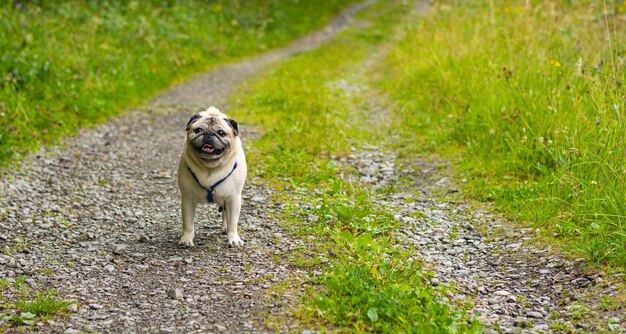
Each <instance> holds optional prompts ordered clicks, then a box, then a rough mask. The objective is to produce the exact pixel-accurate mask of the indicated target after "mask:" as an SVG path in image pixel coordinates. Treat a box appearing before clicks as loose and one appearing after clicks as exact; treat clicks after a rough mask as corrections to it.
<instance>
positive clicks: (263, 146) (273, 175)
mask: <svg viewBox="0 0 626 334" xmlns="http://www.w3.org/2000/svg"><path fill="white" fill-rule="evenodd" d="M411 9H412V7H410V4H408V3H406V2H402V1H383V2H380V3H379V4H377V5H375V7H374V8H370V9H367V10H366V11H365V13H363V15H362V16H361V18H360V20H359V21H358V22H357V23H356V26H357V27H356V28H351V29H348V30H347V31H344V32H343V33H341V34H340V35H339V36H338V37H337V38H336V39H335V40H334V41H333V42H331V43H329V44H328V45H326V46H324V47H322V48H321V49H318V50H316V51H313V52H309V53H306V54H303V55H300V56H298V57H295V58H293V59H291V60H289V61H287V62H285V63H284V64H282V65H281V66H279V67H278V68H276V69H275V70H274V71H273V72H272V73H271V75H266V76H263V77H262V78H260V79H258V80H257V81H255V82H253V83H251V84H250V87H248V89H249V91H248V94H245V95H244V97H243V98H242V99H240V100H239V101H236V102H235V106H234V108H233V109H234V110H231V112H230V113H231V114H232V115H234V116H235V117H237V119H238V120H241V121H242V122H243V123H246V124H254V125H256V126H258V127H259V128H261V129H263V134H262V136H261V138H260V139H259V140H258V141H256V142H254V143H253V144H252V146H253V147H252V148H251V150H249V151H248V153H247V154H248V159H249V161H251V162H253V163H254V165H255V166H256V167H255V168H254V169H253V170H251V173H252V174H253V175H252V176H258V177H260V178H261V179H262V180H263V181H264V182H266V183H269V184H271V185H272V186H273V187H274V188H275V189H276V193H277V194H278V195H277V196H278V197H279V198H278V199H277V200H278V201H279V202H281V203H286V209H285V212H284V214H283V215H282V216H281V217H280V220H283V221H287V222H288V224H286V226H288V228H290V229H291V232H292V233H297V234H300V235H303V236H313V238H307V237H304V238H303V240H307V241H308V247H306V249H303V250H302V253H300V254H294V255H292V256H294V257H295V260H296V262H297V263H299V265H301V266H303V267H304V268H308V269H309V270H310V272H311V276H310V277H308V278H306V279H308V280H309V283H311V284H312V285H311V288H310V289H309V290H308V292H306V293H305V295H304V296H302V297H303V301H304V306H303V307H302V309H300V310H298V312H297V315H298V316H299V317H300V319H301V320H302V321H303V322H304V323H305V324H307V325H309V326H316V325H315V324H317V326H323V327H326V330H332V331H337V332H386V333H408V332H419V333H436V332H441V333H447V332H479V328H478V327H479V325H478V324H477V323H475V322H474V323H472V322H471V321H470V320H469V319H468V318H467V316H466V315H464V314H463V313H460V312H459V313H457V312H455V311H454V310H452V309H450V308H449V307H448V306H447V305H446V304H445V302H444V301H443V298H442V297H441V296H440V294H439V293H438V292H436V291H434V290H433V289H432V288H431V287H430V284H429V283H428V278H429V275H430V274H429V273H428V272H427V271H426V270H424V269H423V268H422V263H421V261H420V260H419V259H418V258H416V257H415V250H414V249H412V248H411V247H410V246H407V245H404V244H402V243H401V242H400V241H399V239H398V237H397V236H396V234H395V232H394V230H395V229H396V228H397V226H398V222H397V221H396V220H395V219H394V217H393V216H392V214H391V213H390V212H388V209H387V208H385V207H382V206H381V205H378V204H376V201H377V199H381V198H383V197H385V196H386V195H388V194H387V193H385V191H384V190H380V191H372V190H371V189H370V188H368V187H364V186H361V185H359V184H358V183H353V182H350V181H348V179H347V178H345V177H344V175H345V174H347V173H351V170H350V169H351V167H350V166H345V165H341V164H340V163H339V162H338V160H337V159H336V158H337V157H341V156H346V155H348V154H350V149H351V147H360V146H362V145H365V144H367V143H370V144H371V143H377V142H381V141H382V139H383V138H384V137H385V134H386V133H387V132H391V131H393V129H382V130H380V129H376V128H375V127H371V126H367V125H366V124H365V122H367V119H366V118H367V117H364V116H363V115H366V114H367V113H368V112H369V111H370V110H369V109H368V108H369V107H371V106H369V105H368V103H367V101H363V100H362V99H361V97H362V95H361V94H355V93H356V92H359V90H360V89H361V87H359V84H358V81H359V80H356V82H353V81H354V80H353V79H354V77H355V76H358V74H359V73H361V72H362V71H361V69H362V67H363V66H364V64H365V63H366V62H367V60H369V59H371V58H370V57H371V55H372V54H375V53H376V52H377V51H378V50H380V49H381V48H383V46H382V45H384V43H386V41H387V40H389V38H390V36H393V35H394V29H395V27H397V23H398V22H400V21H401V20H403V19H404V17H405V15H406V13H407V12H411ZM318 269H321V270H322V273H321V275H319V276H315V275H314V274H313V273H314V272H315V271H316V270H318ZM309 322H312V323H313V324H310V323H309ZM317 326H316V327H317Z"/></svg>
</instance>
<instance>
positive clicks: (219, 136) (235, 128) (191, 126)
mask: <svg viewBox="0 0 626 334" xmlns="http://www.w3.org/2000/svg"><path fill="white" fill-rule="evenodd" d="M186 130H187V142H188V149H189V151H191V152H189V153H190V154H195V155H196V156H197V157H198V158H199V159H200V160H202V161H204V162H207V163H212V164H213V163H217V162H219V160H220V159H222V158H225V157H226V158H227V159H228V158H229V157H230V156H231V155H232V154H231V152H232V147H233V143H234V142H235V139H236V137H237V136H239V125H238V124H237V122H235V121H234V120H233V119H232V118H230V117H228V116H227V115H226V114H223V113H222V112H220V111H219V110H217V109H216V108H214V107H211V108H209V109H207V110H206V111H203V112H200V113H197V114H195V115H193V116H191V118H190V119H189V122H188V123H187V128H186Z"/></svg>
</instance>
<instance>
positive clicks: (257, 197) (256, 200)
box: [216, 195, 265, 326]
mask: <svg viewBox="0 0 626 334" xmlns="http://www.w3.org/2000/svg"><path fill="white" fill-rule="evenodd" d="M264 200H265V198H264V197H262V196H258V195H257V196H253V197H252V198H251V199H250V201H252V202H263V201H264ZM216 326H217V325H216Z"/></svg>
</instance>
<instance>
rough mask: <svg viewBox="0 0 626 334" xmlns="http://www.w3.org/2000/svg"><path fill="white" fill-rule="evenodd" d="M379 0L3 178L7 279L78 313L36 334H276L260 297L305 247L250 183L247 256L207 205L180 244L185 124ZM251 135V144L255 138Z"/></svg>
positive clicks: (177, 90)
mask: <svg viewBox="0 0 626 334" xmlns="http://www.w3.org/2000/svg"><path fill="white" fill-rule="evenodd" d="M372 2H373V1H367V2H364V3H361V4H358V5H355V6H352V7H350V8H348V9H346V10H345V11H344V12H342V13H341V14H339V15H338V16H337V17H336V18H335V19H334V20H333V21H332V22H330V23H329V24H328V26H327V27H325V28H324V29H322V30H320V31H318V32H315V33H313V34H311V35H309V36H307V37H305V38H303V39H301V40H298V41H296V42H294V43H292V44H290V45H288V46H286V47H284V48H282V49H277V50H273V51H270V52H267V53H264V54H262V55H259V56H256V57H253V58H250V59H246V60H243V61H241V62H237V63H233V64H228V65H225V66H220V67H217V68H215V69H213V70H211V71H208V72H206V73H204V74H201V75H199V76H197V77H194V78H192V79H191V80H189V81H188V82H185V83H183V84H180V85H178V86H175V87H173V88H171V89H170V90H168V91H167V92H165V93H163V94H162V95H161V96H159V97H157V98H155V99H154V101H152V102H151V103H149V104H148V105H147V106H145V107H144V108H140V109H138V110H131V111H128V112H127V113H126V115H123V116H121V117H118V118H114V119H111V120H110V121H108V122H107V123H106V124H102V125H98V126H97V127H95V128H94V129H90V130H84V131H82V132H81V133H80V134H79V135H77V136H76V137H73V138H68V139H67V140H66V143H65V144H64V145H63V146H62V147H55V148H51V149H49V150H42V151H41V152H39V153H38V154H33V155H31V156H29V157H27V158H26V159H25V161H24V162H23V164H22V166H23V167H22V168H21V169H20V170H18V171H2V181H0V194H1V197H0V203H1V204H2V211H1V212H0V245H1V246H2V248H4V247H14V248H15V250H13V251H11V252H8V254H0V266H1V267H2V270H0V278H2V277H10V278H12V277H16V276H22V275H27V276H28V277H29V278H28V280H27V282H28V284H29V285H31V286H32V287H34V288H43V289H45V288H55V289H58V290H59V291H60V292H61V294H62V295H63V296H64V297H65V298H68V299H73V300H76V301H78V302H79V304H80V307H78V308H77V309H76V310H75V312H73V313H72V314H71V315H70V316H68V317H65V318H58V319H55V320H52V321H48V322H46V323H40V324H37V326H36V327H35V328H36V329H37V330H38V331H40V332H55V333H58V332H66V333H78V332H80V331H97V332H161V333H173V332H181V333H182V332H184V333H189V332H199V333H204V332H207V331H229V332H239V331H247V332H266V331H267V329H266V327H265V323H264V321H265V315H266V313H274V312H280V309H279V308H278V307H277V306H275V305H273V304H271V305H266V303H269V302H267V301H265V300H264V299H263V297H262V296H264V295H265V294H266V291H267V290H268V289H269V288H270V287H271V286H272V284H274V283H275V282H281V281H283V280H284V278H285V277H287V276H290V275H292V274H293V272H292V271H293V270H294V269H293V268H291V267H290V266H289V265H288V264H285V263H275V262H274V261H272V256H273V255H274V254H281V253H284V252H288V251H289V250H290V249H291V248H292V247H296V246H297V243H298V241H297V240H290V241H285V240H283V238H282V234H281V230H280V229H281V228H280V226H279V224H276V223H275V222H274V221H273V220H272V212H273V211H274V210H276V209H277V208H275V207H268V204H267V201H266V199H267V198H269V193H268V190H266V189H265V188H263V187H262V186H261V185H258V184H256V182H255V180H248V183H247V186H246V188H245V190H244V207H243V209H242V217H241V221H240V233H241V235H242V238H243V239H244V240H245V241H246V247H245V248H244V249H243V250H240V249H230V248H228V247H227V245H226V242H225V238H224V236H223V235H222V234H221V232H220V226H219V223H218V222H219V221H220V220H218V219H217V218H218V214H217V208H216V207H209V206H203V207H200V208H199V210H198V217H201V218H200V220H199V221H197V222H196V227H197V229H198V233H197V235H196V238H197V247H196V248H194V249H182V248H180V247H179V246H178V245H177V240H178V238H179V237H180V233H181V226H180V225H181V217H180V209H179V206H180V203H179V202H180V199H179V195H178V190H177V186H176V182H175V179H176V178H175V175H174V173H175V171H176V169H177V164H178V157H179V154H180V149H181V146H182V145H181V143H182V140H183V138H184V126H185V124H186V122H187V119H188V118H189V115H191V114H192V113H193V112H194V111H196V110H198V109H199V108H206V107H207V106H209V105H217V106H223V105H224V103H226V101H227V98H228V95H229V93H230V92H231V90H232V88H233V86H235V85H237V84H239V83H241V82H242V81H243V80H245V79H246V78H248V77H250V76H251V75H253V74H255V73H257V72H259V71H260V70H261V69H263V68H265V67H267V66H268V65H270V64H272V63H274V62H278V61H280V60H283V59H286V58H288V57H290V56H292V55H294V54H296V53H299V52H304V51H307V50H310V49H313V48H316V47H318V46H319V45H320V44H322V43H324V42H325V41H327V40H329V39H330V38H331V37H332V36H333V35H334V34H335V33H337V32H338V31H339V30H341V29H343V28H344V27H345V26H346V25H347V24H348V23H349V22H350V21H351V19H352V17H353V16H354V15H355V14H356V13H357V12H358V11H360V10H361V9H363V8H365V7H366V6H368V5H370V4H371V3H372ZM223 109H225V110H227V109H226V108H223ZM233 117H235V118H236V115H233ZM242 132H243V135H242V137H243V141H244V145H245V143H246V141H250V140H251V138H250V135H251V133H250V129H246V128H244V129H243V131H242ZM202 217H204V219H202ZM16 245H17V246H16ZM0 325H2V320H0ZM283 326H285V327H288V326H289V324H284V325H283Z"/></svg>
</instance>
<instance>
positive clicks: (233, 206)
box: [224, 196, 243, 247]
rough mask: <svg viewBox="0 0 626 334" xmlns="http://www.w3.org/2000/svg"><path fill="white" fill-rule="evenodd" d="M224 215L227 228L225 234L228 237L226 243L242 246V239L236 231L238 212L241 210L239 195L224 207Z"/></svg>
mask: <svg viewBox="0 0 626 334" xmlns="http://www.w3.org/2000/svg"><path fill="white" fill-rule="evenodd" d="M224 210H225V213H226V214H225V216H227V217H228V219H227V220H226V224H227V229H226V235H227V237H228V244H229V245H230V246H238V247H241V246H243V240H241V238H239V233H237V223H238V222H239V212H240V211H241V197H240V196H236V197H235V198H233V199H232V200H231V201H230V202H228V205H226V207H225V208H224Z"/></svg>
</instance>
